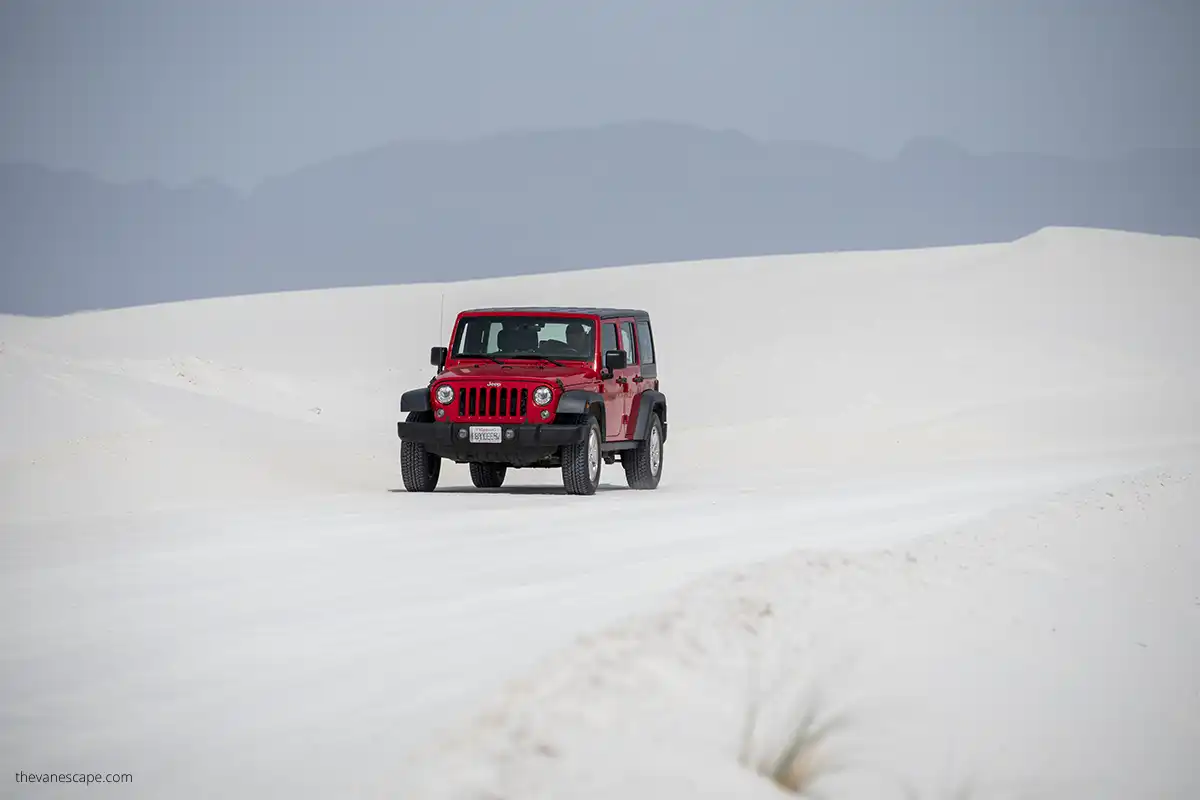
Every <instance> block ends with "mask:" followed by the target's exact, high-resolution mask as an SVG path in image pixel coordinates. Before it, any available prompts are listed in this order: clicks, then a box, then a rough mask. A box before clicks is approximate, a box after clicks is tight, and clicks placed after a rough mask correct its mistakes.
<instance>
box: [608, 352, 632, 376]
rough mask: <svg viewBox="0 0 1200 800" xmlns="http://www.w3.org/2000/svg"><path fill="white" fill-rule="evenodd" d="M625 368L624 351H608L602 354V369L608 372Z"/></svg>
mask: <svg viewBox="0 0 1200 800" xmlns="http://www.w3.org/2000/svg"><path fill="white" fill-rule="evenodd" d="M626 366H627V364H626V363H625V351H624V350H608V351H606V352H605V353H604V368H605V369H606V370H608V371H609V372H615V371H616V370H619V369H625V367H626Z"/></svg>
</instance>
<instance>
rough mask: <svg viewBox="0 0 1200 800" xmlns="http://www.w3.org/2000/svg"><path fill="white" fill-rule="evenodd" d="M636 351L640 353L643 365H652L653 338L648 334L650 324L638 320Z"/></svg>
mask: <svg viewBox="0 0 1200 800" xmlns="http://www.w3.org/2000/svg"><path fill="white" fill-rule="evenodd" d="M637 330H638V350H640V351H641V353H642V363H643V364H653V363H654V337H653V336H652V335H651V334H650V322H649V321H648V320H638V324H637Z"/></svg>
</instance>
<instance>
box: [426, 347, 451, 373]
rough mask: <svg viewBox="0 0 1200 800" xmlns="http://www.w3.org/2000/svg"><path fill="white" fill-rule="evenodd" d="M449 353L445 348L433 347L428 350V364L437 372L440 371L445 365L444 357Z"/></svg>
mask: <svg viewBox="0 0 1200 800" xmlns="http://www.w3.org/2000/svg"><path fill="white" fill-rule="evenodd" d="M449 352H450V351H449V350H447V349H446V348H445V347H433V348H430V350H429V363H430V364H432V365H433V366H435V367H437V368H438V372H441V371H442V367H444V366H445V365H446V355H447V354H448V353H449Z"/></svg>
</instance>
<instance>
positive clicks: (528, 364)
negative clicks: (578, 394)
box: [437, 359, 593, 383]
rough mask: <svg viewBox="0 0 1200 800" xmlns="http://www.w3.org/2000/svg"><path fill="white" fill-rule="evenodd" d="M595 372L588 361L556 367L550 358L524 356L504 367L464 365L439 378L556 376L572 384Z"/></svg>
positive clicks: (537, 378) (545, 378)
mask: <svg viewBox="0 0 1200 800" xmlns="http://www.w3.org/2000/svg"><path fill="white" fill-rule="evenodd" d="M592 372H593V371H592V369H591V368H590V367H589V366H588V365H587V364H582V363H578V362H575V363H572V362H565V363H564V364H563V366H561V367H556V366H554V365H553V364H551V363H550V362H549V361H535V360H533V359H522V360H520V361H514V362H511V363H507V364H504V365H503V366H501V365H500V364H493V363H491V362H490V361H488V362H478V363H472V364H464V365H462V366H457V367H452V368H450V369H448V370H446V371H445V372H442V373H440V374H439V375H438V376H437V380H438V381H445V380H451V381H454V380H471V381H553V380H555V379H556V378H557V379H558V380H561V381H562V382H563V383H571V382H574V381H579V380H583V379H585V378H587V377H588V376H589V375H590V374H592Z"/></svg>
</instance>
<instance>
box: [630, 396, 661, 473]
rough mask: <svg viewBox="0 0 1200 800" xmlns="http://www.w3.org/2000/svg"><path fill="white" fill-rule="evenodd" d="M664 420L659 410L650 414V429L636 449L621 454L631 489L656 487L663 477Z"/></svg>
mask: <svg viewBox="0 0 1200 800" xmlns="http://www.w3.org/2000/svg"><path fill="white" fill-rule="evenodd" d="M662 434H663V431H662V421H661V420H659V418H658V412H652V413H651V414H650V430H649V431H648V432H647V434H646V438H645V439H644V440H642V441H641V442H640V443H639V444H638V446H637V449H636V450H627V451H626V452H625V453H624V454H623V455H622V456H621V465H622V466H623V467H625V481H626V482H627V483H628V484H629V488H630V489H656V488H658V481H659V479H660V478H662V457H663V435H662Z"/></svg>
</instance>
